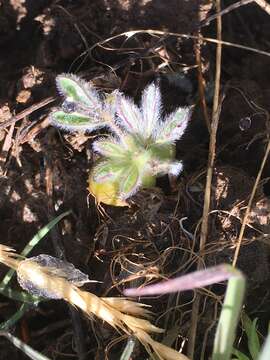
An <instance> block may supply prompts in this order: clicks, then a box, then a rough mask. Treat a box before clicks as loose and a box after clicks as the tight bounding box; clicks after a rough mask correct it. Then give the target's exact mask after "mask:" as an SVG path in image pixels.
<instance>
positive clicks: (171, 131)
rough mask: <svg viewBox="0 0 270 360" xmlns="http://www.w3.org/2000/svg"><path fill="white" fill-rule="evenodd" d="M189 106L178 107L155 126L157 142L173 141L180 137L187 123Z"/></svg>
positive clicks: (189, 112) (189, 113)
mask: <svg viewBox="0 0 270 360" xmlns="http://www.w3.org/2000/svg"><path fill="white" fill-rule="evenodd" d="M190 115H191V111H190V108H178V109H177V110H176V111H175V112H174V113H172V114H171V115H169V116H168V117H167V118H166V119H165V120H164V122H162V123H160V125H159V127H158V128H157V130H156V132H155V134H156V136H155V137H156V140H157V141H158V142H174V141H176V140H178V139H180V138H181V137H182V135H183V134H184V131H185V129H186V127H187V125H188V121H189V119H190Z"/></svg>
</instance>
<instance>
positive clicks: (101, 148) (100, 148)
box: [93, 137, 126, 159]
mask: <svg viewBox="0 0 270 360" xmlns="http://www.w3.org/2000/svg"><path fill="white" fill-rule="evenodd" d="M93 149H94V151H96V152H98V153H99V154H100V155H102V156H105V157H108V158H116V159H118V158H122V159H123V158H125V157H126V153H125V148H124V147H123V146H122V145H121V144H118V143H117V142H116V140H115V139H114V138H113V137H110V138H108V139H102V140H98V141H95V142H94V144H93Z"/></svg>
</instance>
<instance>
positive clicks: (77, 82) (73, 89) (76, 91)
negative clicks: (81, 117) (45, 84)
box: [56, 74, 101, 109]
mask: <svg viewBox="0 0 270 360" xmlns="http://www.w3.org/2000/svg"><path fill="white" fill-rule="evenodd" d="M56 85H57V89H58V91H59V93H60V94H61V95H63V96H65V97H66V98H68V99H69V101H74V102H75V103H79V104H80V105H83V106H86V107H90V108H92V109H93V108H100V106H101V102H100V98H99V95H98V93H97V92H96V90H95V89H94V88H93V87H91V86H90V85H89V84H88V83H87V82H86V81H84V80H81V79H80V78H79V77H77V76H75V75H72V74H62V75H58V76H57V78H56Z"/></svg>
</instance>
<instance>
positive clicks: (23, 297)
mask: <svg viewBox="0 0 270 360" xmlns="http://www.w3.org/2000/svg"><path fill="white" fill-rule="evenodd" d="M0 293H1V295H3V296H5V297H8V298H10V299H12V300H15V301H21V302H23V303H28V304H37V303H38V302H39V301H41V300H43V298H40V297H37V296H34V295H30V294H28V293H27V292H25V291H17V290H13V289H11V288H10V287H5V288H3V287H0Z"/></svg>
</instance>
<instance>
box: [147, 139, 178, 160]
mask: <svg viewBox="0 0 270 360" xmlns="http://www.w3.org/2000/svg"><path fill="white" fill-rule="evenodd" d="M148 150H149V151H150V153H151V156H152V157H153V158H156V159H159V160H171V159H173V158H174V156H175V146H174V145H173V144H171V143H167V142H166V143H155V142H154V143H153V144H150V146H149V147H148Z"/></svg>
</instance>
